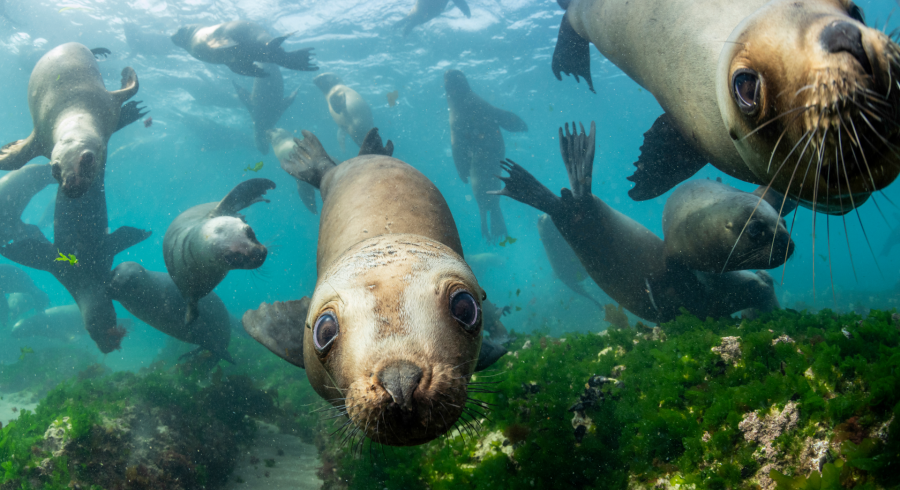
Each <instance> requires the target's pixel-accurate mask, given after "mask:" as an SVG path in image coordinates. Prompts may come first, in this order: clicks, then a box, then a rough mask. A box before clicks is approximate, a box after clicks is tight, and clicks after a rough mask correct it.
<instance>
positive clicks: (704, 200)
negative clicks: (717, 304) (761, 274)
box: [662, 179, 794, 273]
mask: <svg viewBox="0 0 900 490" xmlns="http://www.w3.org/2000/svg"><path fill="white" fill-rule="evenodd" d="M662 225H663V240H664V241H665V244H666V260H674V261H677V262H680V263H681V264H682V265H684V266H685V267H687V268H688V269H693V270H698V271H703V272H715V273H721V272H726V271H737V270H745V269H771V268H773V267H778V266H780V265H782V264H784V262H785V261H786V260H787V259H788V258H790V256H791V254H793V253H794V242H793V240H791V237H790V234H789V233H788V231H787V228H785V223H784V219H783V218H781V217H780V216H779V215H778V211H777V210H775V209H773V208H772V206H770V205H769V203H768V202H766V200H765V199H762V200H760V198H759V197H758V196H756V195H754V194H751V193H749V192H743V191H739V190H737V189H735V188H734V187H731V186H730V185H726V184H723V183H721V182H716V181H714V180H707V179H697V180H691V181H688V182H685V183H684V184H681V185H680V186H678V187H677V188H676V189H675V191H674V192H672V194H671V195H670V196H669V198H668V199H667V200H666V205H665V207H664V208H663V217H662Z"/></svg>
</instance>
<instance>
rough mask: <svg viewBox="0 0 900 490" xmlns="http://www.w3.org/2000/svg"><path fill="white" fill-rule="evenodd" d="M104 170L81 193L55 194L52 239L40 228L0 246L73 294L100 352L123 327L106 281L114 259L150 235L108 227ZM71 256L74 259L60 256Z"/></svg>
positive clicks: (115, 341)
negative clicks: (54, 278)
mask: <svg viewBox="0 0 900 490" xmlns="http://www.w3.org/2000/svg"><path fill="white" fill-rule="evenodd" d="M104 181H105V172H100V173H99V174H97V177H96V178H95V179H94V181H93V182H92V183H91V186H90V188H88V190H87V192H85V193H84V195H82V196H81V197H80V198H71V197H68V196H66V194H65V193H64V192H63V191H62V188H61V187H60V189H59V190H58V191H57V193H56V210H55V212H54V221H53V240H54V241H53V243H51V242H50V241H49V240H47V238H46V237H45V236H44V234H43V233H40V234H37V236H34V237H29V238H24V239H17V240H15V241H13V242H12V243H10V244H8V245H5V246H3V247H0V255H3V256H4V257H6V258H8V259H10V260H12V261H14V262H17V263H19V264H21V265H24V266H26V267H31V268H34V269H39V270H42V271H47V272H50V273H51V274H53V276H54V277H56V279H57V280H58V281H59V282H60V284H62V285H63V286H64V287H65V288H66V290H67V291H69V294H71V295H72V297H73V298H74V299H75V303H77V304H78V308H79V310H80V311H81V316H82V318H83V321H84V326H85V328H86V329H87V331H88V333H90V334H91V338H92V339H93V340H94V342H96V344H97V347H98V348H99V349H100V351H101V352H103V353H104V354H106V353H109V352H111V351H113V350H115V349H118V348H119V347H120V345H121V341H122V337H123V336H124V335H125V333H126V331H125V329H124V328H123V327H122V325H120V324H118V323H117V322H116V310H115V307H114V306H113V303H112V299H111V298H110V296H109V291H108V287H107V286H108V285H109V279H110V269H112V262H113V258H114V257H115V256H116V254H118V253H119V252H121V251H123V250H125V249H127V248H129V247H131V246H133V245H136V244H138V243H140V242H142V241H143V240H146V239H147V237H149V236H150V232H149V231H145V230H139V229H137V228H132V227H130V226H123V227H121V228H118V229H117V230H116V231H114V232H112V233H110V232H109V216H108V215H107V212H106V186H105V183H104ZM60 254H65V255H69V254H71V255H74V256H75V258H76V259H77V261H78V262H77V263H75V264H73V263H70V262H69V261H67V260H57V259H60Z"/></svg>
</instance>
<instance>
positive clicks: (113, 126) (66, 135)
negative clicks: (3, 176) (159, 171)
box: [0, 43, 147, 197]
mask: <svg viewBox="0 0 900 490" xmlns="http://www.w3.org/2000/svg"><path fill="white" fill-rule="evenodd" d="M137 91H138V79H137V74H136V73H135V72H134V70H132V69H131V67H126V68H125V69H123V70H122V88H121V89H120V90H116V91H114V92H108V91H107V90H106V87H104V85H103V77H102V76H101V75H100V69H99V68H98V66H97V61H96V60H95V59H94V54H93V53H92V52H91V50H89V49H88V48H86V47H84V46H83V45H81V44H78V43H68V44H63V45H61V46H57V47H55V48H53V49H52V50H50V51H49V52H48V53H47V54H45V55H44V56H42V57H41V59H40V60H39V61H38V62H37V65H35V67H34V70H33V71H32V72H31V78H30V79H29V80H28V107H29V109H30V110H31V118H32V121H33V122H34V130H33V131H32V132H31V135H30V136H28V137H27V138H25V139H24V140H18V141H14V142H12V143H8V144H6V145H5V146H3V148H2V149H0V170H15V169H17V168H21V167H22V166H23V165H25V164H26V163H28V162H29V161H31V159H33V158H35V157H38V156H44V157H47V158H49V159H50V168H51V169H52V170H53V177H54V178H55V179H56V180H57V181H59V183H60V188H61V189H62V191H63V192H64V193H65V195H66V196H69V197H80V196H81V195H82V194H84V193H85V192H87V190H88V189H89V188H90V187H91V182H93V181H94V180H95V179H96V178H97V175H100V174H102V173H103V171H104V169H105V168H106V145H107V143H108V142H109V138H110V136H112V134H113V133H114V132H116V131H118V130H120V129H122V128H124V127H125V126H127V125H129V124H131V123H133V122H135V121H137V120H138V119H140V118H141V117H143V116H144V115H145V114H147V113H146V112H141V111H142V110H143V108H139V107H138V104H140V101H131V102H128V103H125V101H127V100H128V99H130V98H131V97H133V96H134V94H136V93H137ZM123 104H124V105H123Z"/></svg>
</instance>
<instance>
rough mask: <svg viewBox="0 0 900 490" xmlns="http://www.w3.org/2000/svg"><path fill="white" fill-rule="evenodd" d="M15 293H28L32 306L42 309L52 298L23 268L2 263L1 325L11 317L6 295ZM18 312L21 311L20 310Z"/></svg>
mask: <svg viewBox="0 0 900 490" xmlns="http://www.w3.org/2000/svg"><path fill="white" fill-rule="evenodd" d="M39 233H40V232H39ZM14 293H22V294H27V295H28V296H30V297H31V302H30V305H29V306H30V308H34V309H35V310H36V311H41V310H43V309H44V308H46V307H47V305H49V304H50V298H49V297H48V296H47V293H45V292H44V291H43V290H41V289H40V288H38V287H37V286H35V284H34V281H33V280H31V277H30V276H29V275H28V274H26V273H25V271H23V270H22V269H19V268H18V267H16V266H13V265H9V264H0V325H2V326H4V327H6V325H7V324H8V322H9V318H10V307H9V303H8V302H7V300H6V298H5V297H4V296H6V295H7V294H8V295H10V299H11V298H12V295H13V294H14ZM16 313H19V312H18V311H17V312H16ZM13 318H15V316H13Z"/></svg>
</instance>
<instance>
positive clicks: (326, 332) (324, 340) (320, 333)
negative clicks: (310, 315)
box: [313, 311, 340, 354]
mask: <svg viewBox="0 0 900 490" xmlns="http://www.w3.org/2000/svg"><path fill="white" fill-rule="evenodd" d="M339 331H340V329H339V328H338V321H337V318H335V317H334V313H332V312H331V311H326V312H325V313H322V314H321V315H319V318H317V319H316V326H315V327H313V343H314V344H315V345H316V350H317V351H319V353H320V354H324V353H326V352H328V349H331V344H333V343H334V339H336V338H337V336H338V332H339Z"/></svg>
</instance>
